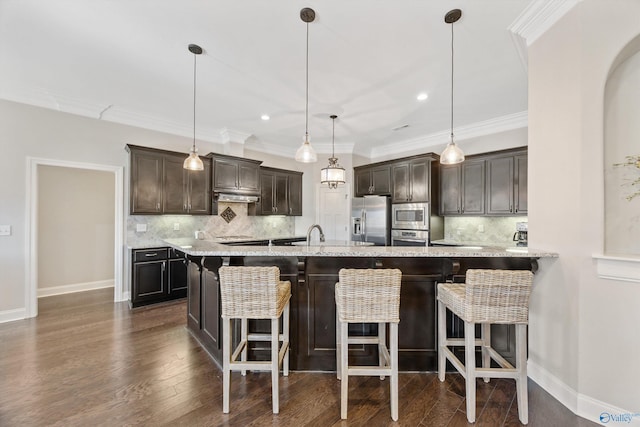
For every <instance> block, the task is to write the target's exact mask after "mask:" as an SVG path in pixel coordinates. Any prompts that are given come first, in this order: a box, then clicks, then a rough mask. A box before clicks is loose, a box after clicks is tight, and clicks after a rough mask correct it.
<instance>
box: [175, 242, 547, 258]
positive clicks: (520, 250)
mask: <svg viewBox="0 0 640 427" xmlns="http://www.w3.org/2000/svg"><path fill="white" fill-rule="evenodd" d="M164 242H165V246H171V247H174V248H176V249H178V250H180V251H182V252H185V253H187V254H188V255H192V256H332V257H336V256H347V257H348V256H351V257H444V258H449V257H454V258H455V257H461V258H464V257H478V258H482V257H516V258H517V257H520V258H522V257H524V258H556V257H557V256H558V254H556V253H553V252H549V251H543V250H535V249H532V248H526V247H515V246H513V247H482V248H480V247H477V246H469V247H465V246H429V247H423V246H420V247H407V246H330V245H311V246H306V245H304V246H228V245H224V244H221V243H218V242H216V241H212V240H195V239H190V238H186V239H167V240H165V241H164Z"/></svg>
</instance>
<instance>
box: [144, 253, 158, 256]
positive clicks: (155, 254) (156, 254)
mask: <svg viewBox="0 0 640 427" xmlns="http://www.w3.org/2000/svg"><path fill="white" fill-rule="evenodd" d="M144 256H146V257H152V256H158V253H157V252H154V253H152V254H144Z"/></svg>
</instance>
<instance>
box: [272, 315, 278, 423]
mask: <svg viewBox="0 0 640 427" xmlns="http://www.w3.org/2000/svg"><path fill="white" fill-rule="evenodd" d="M278 329H279V328H278V319H271V400H272V402H273V413H274V414H277V413H278V412H279V411H280V409H279V406H280V405H279V403H280V402H279V400H280V399H279V394H278V374H279V372H280V369H279V366H278V365H279V364H278V353H279V345H278V343H279V341H280V339H279V334H278V333H279V330H278Z"/></svg>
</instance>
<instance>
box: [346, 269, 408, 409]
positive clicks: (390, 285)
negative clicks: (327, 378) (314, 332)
mask: <svg viewBox="0 0 640 427" xmlns="http://www.w3.org/2000/svg"><path fill="white" fill-rule="evenodd" d="M339 278H340V281H339V282H338V283H336V291H335V297H336V363H337V370H336V372H337V376H338V379H340V380H341V387H340V417H341V418H342V419H343V420H344V419H347V400H348V389H349V384H348V380H349V375H358V376H369V375H371V376H380V378H381V379H384V377H391V381H390V395H391V418H392V419H393V420H394V421H397V420H398V323H399V322H400V281H401V278H402V273H401V271H400V270H398V269H348V268H343V269H341V270H340V272H339ZM349 323H377V324H378V336H373V337H350V336H349ZM387 323H388V324H389V342H390V345H389V347H390V348H387V343H386V341H387V340H386V333H385V328H386V324H387ZM349 344H376V345H378V354H379V365H378V366H350V365H349Z"/></svg>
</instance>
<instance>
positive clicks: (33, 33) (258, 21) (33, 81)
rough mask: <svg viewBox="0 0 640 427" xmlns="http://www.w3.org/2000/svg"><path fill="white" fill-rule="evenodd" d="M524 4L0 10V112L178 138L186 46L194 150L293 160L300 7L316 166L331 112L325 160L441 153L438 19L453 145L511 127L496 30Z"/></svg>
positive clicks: (512, 100) (517, 54)
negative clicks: (197, 146)
mask: <svg viewBox="0 0 640 427" xmlns="http://www.w3.org/2000/svg"><path fill="white" fill-rule="evenodd" d="M530 3H531V0H483V1H479V0H459V1H451V0H428V1H426V0H422V1H420V0H387V1H381V0H380V1H372V0H322V1H320V0H309V1H304V2H301V1H294V0H273V1H265V0H215V1H203V0H181V1H175V0H173V1H172V0H136V1H126V0H92V1H82V0H55V1H46V2H45V1H41V0H0V98H4V99H9V100H14V101H19V102H24V103H29V104H34V105H39V106H43V107H47V108H52V109H57V110H61V111H66V112H71V113H75V114H81V115H85V116H89V117H95V118H100V119H103V120H108V121H114V122H119V123H126V124H131V125H136V126H140V127H144V128H150V129H156V130H161V131H164V132H169V133H174V134H178V135H185V136H189V137H192V136H193V66H194V61H193V54H192V53H190V52H189V51H188V49H187V45H188V44H190V43H196V44H198V45H200V46H201V47H202V48H203V49H204V54H203V55H200V56H199V57H198V58H197V86H196V89H197V90H196V93H197V104H196V105H197V109H196V111H197V112H196V133H197V137H198V139H202V140H208V141H214V142H226V141H233V142H243V143H244V144H245V145H244V146H245V148H247V149H252V150H257V151H266V152H274V153H276V154H281V155H288V156H291V157H292V156H293V154H294V152H295V150H296V148H297V147H298V146H299V145H300V143H301V142H302V138H303V135H304V131H305V46H306V25H307V24H305V23H304V22H303V21H302V20H301V19H300V10H301V9H302V8H303V7H311V8H313V9H314V10H315V12H316V19H315V21H314V22H311V23H310V24H308V25H309V133H310V135H311V142H312V145H313V146H314V147H315V148H316V149H317V150H318V151H319V152H330V150H331V133H332V127H331V119H329V115H331V114H336V115H338V119H337V120H336V124H335V143H336V152H354V153H358V154H361V155H367V156H370V157H374V156H375V155H376V154H380V153H383V152H384V151H385V150H394V149H396V148H403V147H405V148H406V147H408V146H411V145H412V144H413V145H415V144H423V145H425V146H429V145H437V144H443V143H445V142H446V140H447V135H448V133H449V127H450V114H451V110H450V109H451V68H450V67H451V26H450V25H449V24H446V23H444V15H445V14H446V12H448V11H449V10H451V9H453V8H460V9H462V18H461V19H460V20H459V21H458V22H457V23H455V24H453V25H454V28H453V30H454V38H455V39H454V40H455V42H454V50H455V55H454V64H455V77H454V88H455V93H454V117H455V119H454V128H455V129H456V135H457V136H458V137H460V132H459V130H463V129H468V128H472V127H474V126H476V127H482V126H483V124H487V123H491V124H492V125H495V126H497V127H498V128H499V127H500V124H501V123H509V124H508V125H505V126H522V123H523V121H522V120H521V119H522V118H523V117H524V120H525V121H524V123H526V109H527V76H526V64H525V63H524V61H523V60H522V59H521V56H522V52H521V51H519V49H518V47H517V43H514V38H513V34H512V33H511V31H509V29H508V27H509V26H510V25H511V24H512V23H513V22H514V21H515V20H516V18H518V16H519V15H520V14H521V13H522V12H523V10H524V9H525V8H526V7H527V6H528V5H529V4H530ZM420 92H426V93H427V94H428V98H427V99H426V100H424V101H418V100H417V99H416V96H417V95H418V93H420ZM263 114H268V115H269V116H270V120H268V121H263V120H261V115H263ZM514 118H515V119H514ZM515 122H517V123H518V124H516V125H514V123H515ZM404 125H408V126H406V127H403V128H402V129H399V130H393V129H394V128H398V127H401V126H404ZM495 126H494V127H495Z"/></svg>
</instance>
